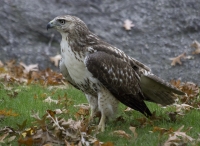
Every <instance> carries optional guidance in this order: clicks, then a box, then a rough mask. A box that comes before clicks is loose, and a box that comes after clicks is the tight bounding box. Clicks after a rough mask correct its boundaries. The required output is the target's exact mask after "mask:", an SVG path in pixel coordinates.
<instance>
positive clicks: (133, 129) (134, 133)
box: [129, 127, 138, 139]
mask: <svg viewBox="0 0 200 146" xmlns="http://www.w3.org/2000/svg"><path fill="white" fill-rule="evenodd" d="M129 129H130V130H131V131H132V132H133V135H134V139H136V138H137V137H138V134H137V132H136V131H135V130H136V127H129Z"/></svg>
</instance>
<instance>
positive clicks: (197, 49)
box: [191, 40, 200, 54]
mask: <svg viewBox="0 0 200 146" xmlns="http://www.w3.org/2000/svg"><path fill="white" fill-rule="evenodd" d="M191 47H193V48H195V51H194V52H192V54H200V43H199V42H198V41H196V40H195V41H193V42H192V44H191Z"/></svg>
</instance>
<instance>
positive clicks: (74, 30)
mask: <svg viewBox="0 0 200 146" xmlns="http://www.w3.org/2000/svg"><path fill="white" fill-rule="evenodd" d="M50 28H55V29H56V30H57V31H58V32H60V34H61V36H62V40H61V43H60V46H61V56H62V60H61V62H60V70H61V73H62V74H63V75H64V76H65V77H66V79H67V80H68V81H69V82H70V83H71V84H72V85H73V86H75V87H76V88H78V89H79V90H81V91H83V92H84V93H85V95H86V97H87V99H88V102H89V104H90V108H91V113H90V119H92V118H93V116H94V114H95V113H96V112H98V111H100V112H101V119H100V122H99V125H98V128H99V130H101V131H104V130H105V120H106V119H107V118H111V117H113V116H114V115H115V113H116V111H117V107H118V101H120V102H121V103H123V104H125V105H126V106H128V107H130V108H132V109H135V110H137V111H139V112H141V113H142V114H144V115H145V116H147V117H150V116H151V115H152V113H151V112H150V110H149V109H148V107H147V106H146V104H145V102H144V101H150V102H154V103H158V104H161V105H163V106H166V105H169V104H172V103H174V99H175V97H176V96H175V94H178V95H184V94H185V93H183V92H182V91H180V90H178V89H177V88H175V87H173V86H172V85H171V84H169V83H167V82H166V81H164V80H162V79H160V78H159V77H157V76H156V75H154V74H153V73H152V72H151V70H150V69H149V67H147V66H146V65H144V64H142V63H141V62H139V61H137V60H136V59H134V58H132V57H130V56H128V55H126V54H125V53H124V52H123V51H121V50H120V49H118V48H116V47H114V46H112V45H110V44H109V43H107V42H105V41H103V40H102V39H100V38H99V37H98V36H96V35H95V34H94V33H92V32H91V31H90V30H89V29H88V27H87V26H86V24H85V23H84V22H83V21H82V20H81V19H79V18H77V17H75V16H71V15H64V16H58V17H56V18H54V19H53V20H51V21H50V22H49V23H48V24H47V29H50Z"/></svg>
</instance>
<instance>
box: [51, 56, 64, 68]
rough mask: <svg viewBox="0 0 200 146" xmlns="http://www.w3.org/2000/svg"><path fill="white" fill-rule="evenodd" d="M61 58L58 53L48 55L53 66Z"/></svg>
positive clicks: (56, 64)
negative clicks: (51, 55) (52, 55)
mask: <svg viewBox="0 0 200 146" xmlns="http://www.w3.org/2000/svg"><path fill="white" fill-rule="evenodd" d="M61 58H62V57H61V55H60V54H58V55H56V56H54V57H50V61H51V62H53V63H54V65H55V66H58V64H59V61H60V60H61Z"/></svg>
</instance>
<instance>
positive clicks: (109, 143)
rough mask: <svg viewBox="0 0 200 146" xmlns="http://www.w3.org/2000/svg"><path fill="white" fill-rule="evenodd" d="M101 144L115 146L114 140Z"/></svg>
mask: <svg viewBox="0 0 200 146" xmlns="http://www.w3.org/2000/svg"><path fill="white" fill-rule="evenodd" d="M101 146H114V144H113V143H112V142H106V143H103V144H101Z"/></svg>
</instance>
